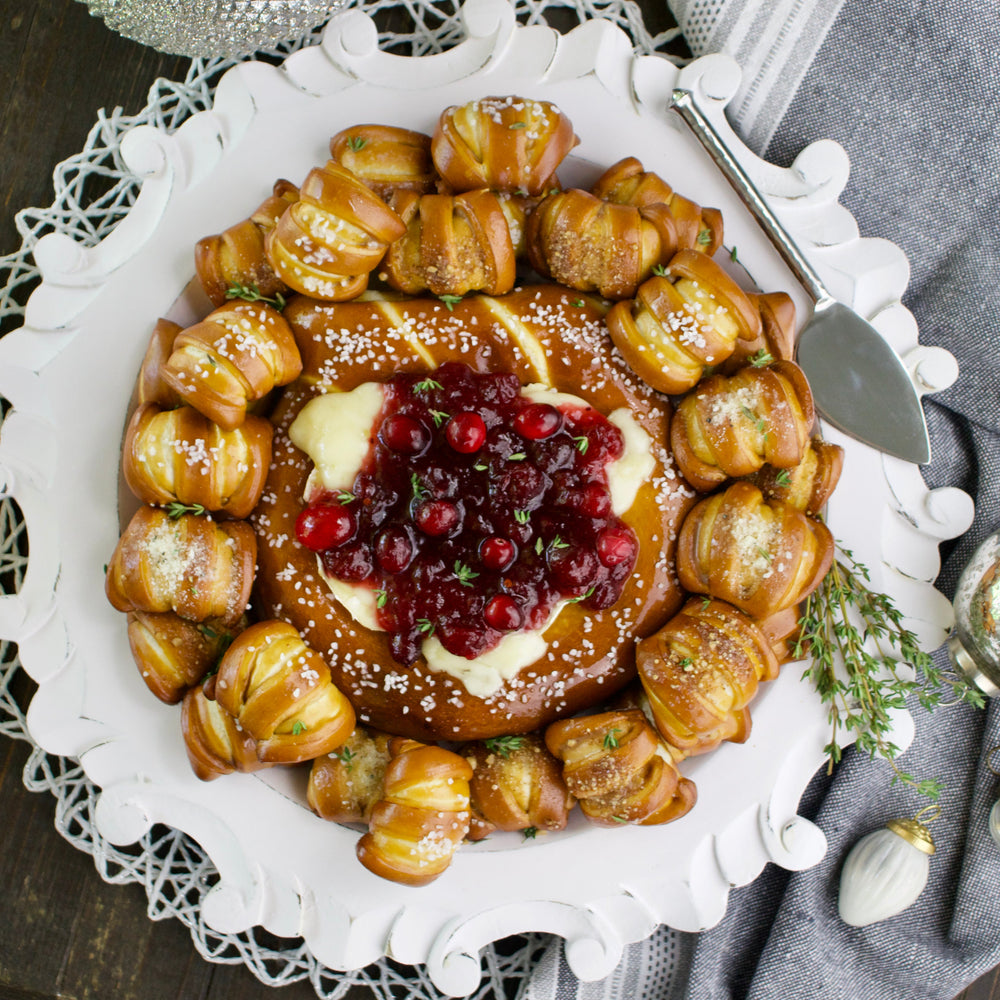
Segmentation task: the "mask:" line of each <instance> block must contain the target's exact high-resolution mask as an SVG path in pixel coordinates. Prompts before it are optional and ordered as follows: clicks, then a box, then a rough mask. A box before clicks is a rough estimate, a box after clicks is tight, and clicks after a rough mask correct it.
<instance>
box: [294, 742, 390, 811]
mask: <svg viewBox="0 0 1000 1000" xmlns="http://www.w3.org/2000/svg"><path fill="white" fill-rule="evenodd" d="M390 739H391V737H390V736H389V735H388V734H387V733H380V732H377V731H376V730H374V729H369V728H368V727H367V726H356V727H355V729H354V731H353V732H352V733H351V735H350V736H349V737H348V738H347V742H346V743H345V744H344V745H343V746H342V747H341V748H340V749H339V750H337V751H334V752H333V753H328V754H324V755H323V756H321V757H317V758H316V759H315V760H314V761H313V763H312V768H311V769H310V771H309V785H308V787H307V789H306V800H307V801H308V803H309V807H310V808H311V809H312V811H313V812H314V813H316V815H317V816H320V817H321V818H322V819H328V820H331V821H332V822H334V823H367V822H368V819H369V817H370V816H371V812H372V809H373V808H374V807H375V803H377V802H378V801H379V800H380V799H381V798H382V793H383V789H384V787H385V769H386V767H388V765H389V740H390Z"/></svg>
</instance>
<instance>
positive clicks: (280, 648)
mask: <svg viewBox="0 0 1000 1000" xmlns="http://www.w3.org/2000/svg"><path fill="white" fill-rule="evenodd" d="M210 694H213V695H214V697H215V699H216V700H217V701H218V702H219V704H220V705H221V706H222V708H223V709H225V711H227V712H228V713H229V714H230V715H231V716H232V717H233V718H234V719H236V721H237V722H239V724H240V726H242V728H243V729H244V730H246V732H247V733H249V734H250V736H252V737H253V738H254V740H256V742H257V755H258V756H259V757H260V759H261V760H262V761H265V762H266V763H269V764H297V763H299V762H301V761H304V760H313V759H315V758H316V757H319V756H320V754H324V753H330V751H331V750H336V749H337V748H338V747H340V746H342V745H343V744H344V742H345V741H346V740H347V738H348V736H350V734H351V730H352V729H353V728H354V709H353V708H351V703H350V702H349V701H348V700H347V699H346V698H345V697H344V696H343V695H342V694H341V693H340V691H339V690H338V689H337V688H336V687H334V685H333V682H332V681H331V680H330V669H329V667H328V666H327V665H326V662H325V661H324V660H323V658H322V657H321V656H320V655H319V653H317V652H315V651H314V650H312V649H310V648H309V647H308V646H307V645H306V644H305V643H304V642H303V641H302V638H301V636H300V635H299V633H298V632H297V631H296V630H295V629H294V628H293V627H292V626H291V625H289V624H288V623H287V622H280V621H264V622H258V623H257V624H256V625H251V626H250V628H248V629H247V630H246V631H245V632H241V633H240V634H239V635H238V636H237V637H236V639H235V641H234V642H233V644H232V645H231V646H230V647H229V649H228V650H226V654H225V656H223V658H222V662H221V663H220V664H219V672H218V674H216V677H215V688H214V691H212V692H210Z"/></svg>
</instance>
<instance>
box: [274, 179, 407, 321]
mask: <svg viewBox="0 0 1000 1000" xmlns="http://www.w3.org/2000/svg"><path fill="white" fill-rule="evenodd" d="M404 230H405V227H404V226H403V223H402V222H401V221H400V218H399V216H398V215H396V213H395V212H394V211H393V210H392V209H391V208H389V206H388V205H386V203H385V202H384V201H383V200H382V199H381V198H380V197H379V196H378V195H377V194H376V193H375V192H374V191H372V190H371V189H370V188H369V187H367V186H366V185H365V184H364V182H363V181H361V180H360V179H359V178H357V177H355V176H354V174H352V173H351V171H350V170H347V169H345V168H344V167H342V166H340V165H339V164H338V163H334V162H333V161H332V160H330V161H328V162H327V164H326V165H325V166H323V167H315V168H313V169H312V170H310V171H309V174H308V175H307V176H306V179H305V180H304V181H303V182H302V188H301V190H300V191H299V200H298V201H297V202H296V203H295V204H294V205H290V206H289V207H288V208H287V209H286V210H285V212H284V214H283V215H282V216H281V218H280V219H279V220H278V224H277V226H275V228H274V230H273V231H272V232H271V233H269V234H268V237H267V242H266V247H267V256H268V259H269V260H270V261H271V265H272V267H273V268H274V273H275V274H276V275H277V276H278V277H279V278H280V279H281V280H282V281H284V282H285V284H286V285H288V287H289V288H294V289H295V291H297V292H302V293H303V294H304V295H309V296H311V297H312V298H315V299H325V300H327V301H331V302H339V301H342V300H344V299H353V298H354V297H355V296H357V295H360V294H361V292H363V291H364V290H365V288H366V287H367V285H368V275H369V273H370V272H371V271H372V270H374V269H375V268H376V267H377V266H378V263H379V261H380V260H381V259H382V257H383V256H384V254H385V250H386V247H388V245H389V244H390V243H391V242H392V241H393V240H397V239H399V237H400V236H402V235H403V232H404Z"/></svg>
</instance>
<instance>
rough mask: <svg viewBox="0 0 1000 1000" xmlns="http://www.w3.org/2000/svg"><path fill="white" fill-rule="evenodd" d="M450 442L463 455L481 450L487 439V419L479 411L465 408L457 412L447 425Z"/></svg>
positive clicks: (446, 430)
mask: <svg viewBox="0 0 1000 1000" xmlns="http://www.w3.org/2000/svg"><path fill="white" fill-rule="evenodd" d="M444 436H445V438H447V440H448V444H450V445H451V446H452V448H454V449H455V451H457V452H459V453H460V454H462V455H471V454H472V453H473V452H476V451H479V449H480V448H482V446H483V444H484V443H485V441H486V421H485V420H483V418H482V417H481V416H480V415H479V414H478V413H473V412H472V411H471V410H464V411H463V412H462V413H456V414H455V415H454V416H453V417H452V418H451V420H449V421H448V423H447V424H446V425H445V429H444Z"/></svg>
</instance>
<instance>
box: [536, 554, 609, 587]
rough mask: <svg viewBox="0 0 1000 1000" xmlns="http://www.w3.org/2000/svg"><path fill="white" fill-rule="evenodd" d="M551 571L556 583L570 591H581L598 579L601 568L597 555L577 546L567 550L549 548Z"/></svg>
mask: <svg viewBox="0 0 1000 1000" xmlns="http://www.w3.org/2000/svg"><path fill="white" fill-rule="evenodd" d="M547 557H548V564H549V569H550V570H551V571H552V575H553V577H555V580H556V583H558V584H560V585H561V586H563V587H565V588H566V589H568V590H573V591H576V590H581V589H585V588H586V587H589V586H590V585H591V584H592V583H593V582H594V580H595V579H596V578H597V574H598V573H599V572H600V566H599V565H598V562H597V555H596V553H594V552H593V551H592V550H590V549H585V548H582V547H580V546H576V545H567V546H566V547H565V548H557V547H556V546H549V549H548V556H547Z"/></svg>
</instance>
